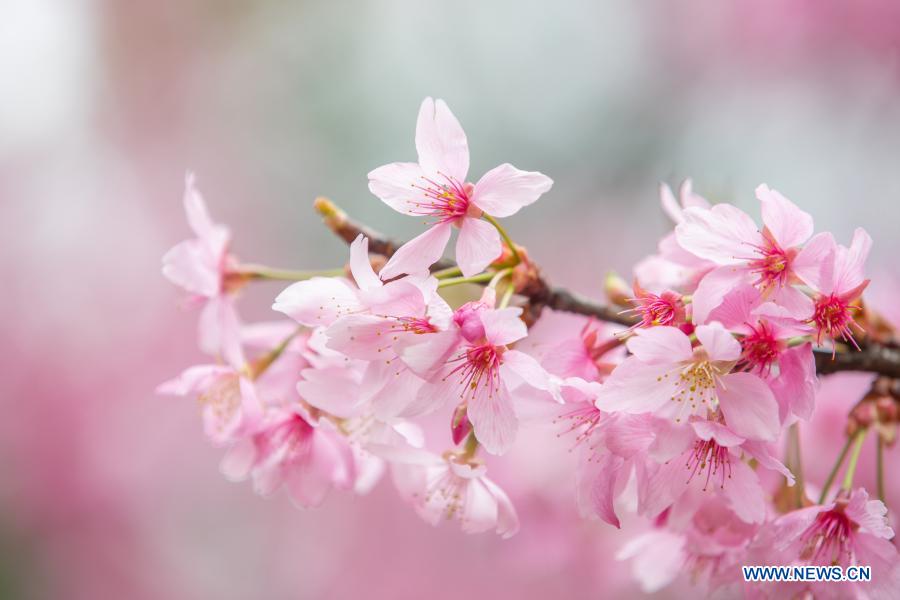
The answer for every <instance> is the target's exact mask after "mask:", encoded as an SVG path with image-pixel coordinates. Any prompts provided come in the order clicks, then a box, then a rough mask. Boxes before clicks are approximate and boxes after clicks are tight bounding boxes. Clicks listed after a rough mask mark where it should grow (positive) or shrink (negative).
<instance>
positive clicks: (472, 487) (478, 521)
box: [379, 448, 519, 538]
mask: <svg viewBox="0 0 900 600" xmlns="http://www.w3.org/2000/svg"><path fill="white" fill-rule="evenodd" d="M379 455H381V456H383V457H384V458H385V459H387V460H389V461H390V462H391V463H392V472H393V474H394V483H395V484H396V486H397V489H398V490H399V491H400V493H401V495H402V496H403V497H404V498H405V499H406V500H407V501H408V502H411V503H412V505H413V508H415V510H416V512H417V513H418V514H419V516H420V517H422V518H423V519H424V520H425V521H426V522H428V523H430V524H431V525H437V524H438V523H440V521H441V520H442V519H446V520H458V521H459V523H460V525H461V526H462V530H463V531H464V532H466V533H480V532H483V531H488V530H490V529H493V530H495V531H496V532H497V534H499V535H500V536H501V537H503V538H509V537H512V536H513V535H515V534H516V532H517V531H518V530H519V517H518V515H516V509H515V508H514V507H513V505H512V502H511V501H510V499H509V497H508V496H507V495H506V493H505V492H504V491H503V490H502V489H501V488H500V487H499V486H498V485H497V484H496V483H494V482H493V481H491V480H490V479H488V478H487V476H486V475H487V468H486V467H485V466H484V465H483V464H480V463H478V462H476V461H471V460H466V459H465V458H464V457H462V456H460V455H457V454H454V453H445V455H444V456H443V457H441V456H437V455H435V454H431V453H430V452H427V451H424V450H418V449H415V448H406V449H402V448H392V449H383V450H382V451H381V452H379Z"/></svg>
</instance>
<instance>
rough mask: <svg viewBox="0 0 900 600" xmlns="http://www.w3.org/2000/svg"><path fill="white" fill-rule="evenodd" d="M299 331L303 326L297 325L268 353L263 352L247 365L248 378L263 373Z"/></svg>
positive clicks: (253, 377) (254, 377)
mask: <svg viewBox="0 0 900 600" xmlns="http://www.w3.org/2000/svg"><path fill="white" fill-rule="evenodd" d="M301 331H303V328H302V327H298V328H297V329H296V330H294V332H293V333H292V334H291V335H289V336H287V337H286V338H284V339H283V340H282V341H281V343H279V344H278V345H277V346H275V347H274V348H273V349H272V350H270V351H269V352H268V353H266V354H264V355H263V356H261V357H260V358H259V359H257V360H255V361H253V362H252V363H251V364H250V365H248V369H247V370H248V371H249V373H250V378H251V379H256V378H257V377H259V376H260V375H262V374H263V373H265V372H266V369H268V368H269V367H270V366H272V363H273V362H275V361H276V360H278V358H279V357H280V356H281V355H282V354H283V353H284V351H285V350H286V349H287V347H288V345H289V344H290V343H291V341H293V339H294V338H295V337H297V335H298V334H299V333H300V332H301Z"/></svg>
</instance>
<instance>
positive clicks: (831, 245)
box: [791, 232, 837, 293]
mask: <svg viewBox="0 0 900 600" xmlns="http://www.w3.org/2000/svg"><path fill="white" fill-rule="evenodd" d="M836 252H837V243H836V242H835V241H834V237H833V236H832V235H831V234H830V233H827V232H826V233H819V234H816V235H815V236H813V238H812V239H811V240H809V242H807V244H806V245H805V246H804V247H803V249H802V250H801V251H800V252H799V253H798V254H797V256H795V257H794V260H793V261H792V262H791V270H792V271H793V272H794V274H795V275H796V276H797V277H799V278H800V279H801V280H803V282H804V283H806V284H807V285H808V286H810V287H811V288H813V289H815V290H819V291H821V292H825V293H830V292H831V289H832V287H833V286H834V255H835V253H836Z"/></svg>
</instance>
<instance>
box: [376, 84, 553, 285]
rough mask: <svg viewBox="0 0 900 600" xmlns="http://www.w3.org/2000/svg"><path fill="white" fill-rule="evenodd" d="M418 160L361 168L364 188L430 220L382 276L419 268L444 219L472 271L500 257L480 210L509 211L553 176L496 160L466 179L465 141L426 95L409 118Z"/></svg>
mask: <svg viewBox="0 0 900 600" xmlns="http://www.w3.org/2000/svg"><path fill="white" fill-rule="evenodd" d="M416 151H417V152H418V155H419V162H418V163H391V164H388V165H384V166H383V167H379V168H377V169H375V170H374V171H372V172H371V173H369V189H370V190H371V191H372V193H373V194H375V195H376V196H378V197H379V198H380V199H381V200H382V201H383V202H384V203H385V204H387V205H388V206H390V207H391V208H393V209H394V210H396V211H398V212H401V213H404V214H407V215H412V216H423V217H426V218H428V219H432V221H431V227H430V228H429V229H428V230H427V231H426V232H425V233H423V234H421V235H419V236H418V237H416V238H414V239H412V240H410V241H409V242H408V243H407V244H405V245H404V246H403V247H401V248H400V249H399V250H398V251H397V253H396V254H394V256H393V257H392V258H391V259H390V261H388V263H387V265H385V267H384V269H382V271H381V276H382V278H385V279H388V278H393V277H396V276H398V275H401V274H403V273H410V274H415V273H421V272H423V271H426V270H427V269H428V268H429V267H430V266H431V265H432V264H434V263H435V262H437V261H438V259H440V257H441V255H442V254H443V252H444V248H445V247H446V246H447V242H448V241H449V239H450V230H451V226H452V225H456V226H458V227H459V240H458V241H457V244H456V262H457V263H458V264H459V267H460V269H461V270H462V272H463V275H465V276H471V275H475V274H476V273H479V272H481V271H483V270H484V269H485V267H487V266H488V265H489V264H490V263H491V262H492V261H494V260H495V259H496V258H497V257H499V256H500V254H501V252H502V245H501V242H500V235H499V233H498V232H497V230H496V229H495V228H494V227H493V226H492V225H491V224H490V223H488V222H486V221H482V220H480V218H481V215H482V214H483V213H487V214H489V215H491V216H494V217H509V216H511V215H513V214H515V213H516V212H518V210H519V209H520V208H522V207H523V206H527V205H529V204H531V203H532V202H534V201H536V200H537V199H538V198H539V197H540V196H541V194H543V193H544V192H546V191H547V190H549V189H550V186H551V185H553V181H552V180H551V179H550V178H549V177H547V176H545V175H543V174H541V173H538V172H534V171H520V170H518V169H516V168H515V167H513V166H512V165H510V164H502V165H500V166H499V167H496V168H494V169H492V170H490V171H488V172H487V173H485V175H484V176H483V177H482V178H481V179H480V180H479V181H478V183H475V184H472V183H468V182H467V181H466V176H467V175H468V171H469V146H468V143H467V142H466V134H465V133H464V132H463V130H462V127H461V126H460V124H459V121H457V120H456V117H454V116H453V113H451V112H450V109H449V108H447V105H446V103H444V101H443V100H437V101H435V100H432V99H431V98H426V99H425V100H424V101H423V102H422V106H421V108H420V109H419V117H418V120H417V122H416Z"/></svg>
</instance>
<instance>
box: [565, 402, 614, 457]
mask: <svg viewBox="0 0 900 600" xmlns="http://www.w3.org/2000/svg"><path fill="white" fill-rule="evenodd" d="M602 416H603V413H602V412H600V410H599V409H598V408H597V407H596V406H594V405H593V404H590V403H585V405H584V406H579V407H578V408H575V409H574V410H571V411H569V412H565V413H563V414H561V415H559V416H558V417H556V418H555V419H553V424H554V425H556V424H557V423H561V422H563V421H565V422H566V423H567V424H568V427H567V428H566V429H565V430H563V431H561V432H560V433H557V434H556V437H562V436H564V435H567V434H570V433H572V432H576V431H577V433H576V434H575V443H574V444H573V445H572V447H571V448H569V452H571V451H572V450H574V449H575V448H577V447H578V446H579V445H581V443H582V442H584V441H585V440H587V439H590V437H591V434H593V433H594V430H595V429H596V428H597V427H598V426H599V425H600V418H601V417H602ZM590 449H591V450H593V449H594V446H591V448H590ZM588 460H594V458H593V456H592V457H591V458H590V459H588Z"/></svg>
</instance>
